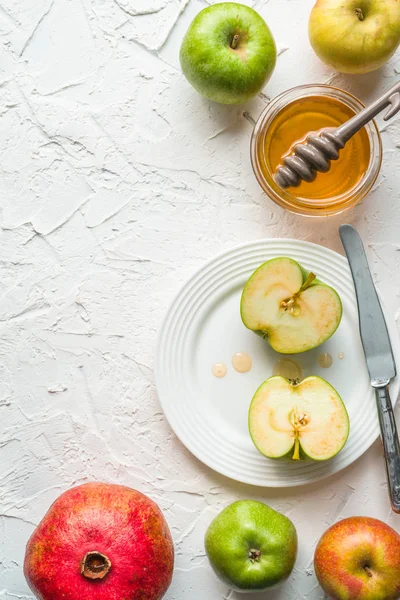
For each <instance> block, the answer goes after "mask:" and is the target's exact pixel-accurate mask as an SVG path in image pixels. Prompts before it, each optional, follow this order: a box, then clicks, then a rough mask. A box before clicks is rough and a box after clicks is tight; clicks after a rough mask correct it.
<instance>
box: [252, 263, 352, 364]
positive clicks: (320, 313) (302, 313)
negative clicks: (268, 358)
mask: <svg viewBox="0 0 400 600" xmlns="http://www.w3.org/2000/svg"><path fill="white" fill-rule="evenodd" d="M240 313H241V317H242V321H243V323H244V325H245V326H246V327H247V328H248V329H250V330H252V331H254V332H255V333H257V334H258V335H261V336H262V337H263V338H265V339H267V340H268V342H269V344H270V345H271V347H272V348H273V349H274V350H276V352H280V353H281V354H297V353H299V352H306V351H307V350H312V349H313V348H316V347H317V346H320V345H321V344H322V343H323V342H325V341H326V340H327V339H329V338H330V337H331V336H332V335H333V334H334V333H335V331H336V329H337V328H338V327H339V324H340V321H341V318H342V302H341V300H340V297H339V295H338V293H337V292H336V291H335V290H334V289H333V288H332V287H330V286H329V285H326V284H325V283H322V281H319V280H318V279H317V278H316V276H315V275H314V274H313V273H309V272H308V271H305V270H304V269H303V268H302V267H301V266H300V265H299V263H297V262H296V261H295V260H293V259H291V258H287V257H285V256H283V257H279V258H273V259H272V260H269V261H268V262H266V263H264V264H263V265H261V267H259V268H258V269H257V270H256V271H255V272H254V273H253V275H252V276H251V277H250V279H249V280H248V281H247V283H246V285H245V286H244V288H243V292H242V298H241V302H240Z"/></svg>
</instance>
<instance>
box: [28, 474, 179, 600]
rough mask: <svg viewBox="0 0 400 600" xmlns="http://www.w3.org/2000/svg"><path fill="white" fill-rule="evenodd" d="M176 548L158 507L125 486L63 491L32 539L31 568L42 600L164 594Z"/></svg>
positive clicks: (151, 599)
mask: <svg viewBox="0 0 400 600" xmlns="http://www.w3.org/2000/svg"><path fill="white" fill-rule="evenodd" d="M173 565H174V547H173V543H172V538H171V534H170V531H169V529H168V525H167V523H166V521H165V519H164V517H163V515H162V513H161V511H160V509H159V508H158V506H157V505H156V504H155V503H154V502H153V501H152V500H150V499H149V498H147V496H145V495H144V494H141V493H140V492H137V491H135V490H132V489H130V488H128V487H124V486H121V485H112V484H106V483H88V484H85V485H81V486H78V487H76V488H73V489H71V490H69V491H67V492H65V493H64V494H62V495H61V496H60V497H59V498H58V499H57V500H56V501H55V502H54V504H53V505H52V506H51V507H50V509H49V511H48V512H47V514H46V515H45V516H44V518H43V519H42V521H41V522H40V523H39V525H38V526H37V528H36V530H35V531H34V532H33V534H32V536H31V538H30V540H29V541H28V544H27V547H26V554H25V563H24V572H25V577H26V579H27V582H28V584H29V586H30V588H31V590H32V591H33V592H34V594H35V595H36V596H37V598H40V600H159V599H160V598H162V597H163V596H164V594H165V592H166V591H167V589H168V587H169V585H170V583H171V578H172V571H173Z"/></svg>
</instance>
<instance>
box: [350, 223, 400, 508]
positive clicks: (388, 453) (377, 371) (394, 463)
mask: <svg viewBox="0 0 400 600" xmlns="http://www.w3.org/2000/svg"><path fill="white" fill-rule="evenodd" d="M339 232H340V237H341V239H342V243H343V247H344V249H345V251H346V254H347V258H348V261H349V264H350V269H351V273H352V275H353V280H354V287H355V290H356V295H357V301H358V315H359V320H360V334H361V341H362V344H363V347H364V353H365V358H366V360H367V366H368V371H369V374H370V377H371V385H372V387H373V388H375V393H376V401H377V408H378V416H379V423H380V427H381V435H382V442H383V448H384V454H385V461H386V472H387V479H388V486H389V494H390V499H391V504H392V509H393V510H394V511H395V512H396V513H400V443H399V437H398V434H397V427H396V421H395V418H394V414H393V408H392V403H391V400H390V395H389V384H390V382H391V380H392V379H393V377H395V376H396V364H395V360H394V356H393V351H392V346H391V343H390V338H389V333H388V330H387V326H386V321H385V317H384V316H383V312H382V307H381V305H380V302H379V298H378V295H377V293H376V289H375V286H374V282H373V280H372V276H371V272H370V270H369V267H368V262H367V257H366V254H365V250H364V246H363V243H362V241H361V238H360V236H359V234H358V233H357V231H356V230H355V229H354V227H352V226H351V225H342V226H341V227H340V230H339Z"/></svg>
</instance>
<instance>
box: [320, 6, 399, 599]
mask: <svg viewBox="0 0 400 600" xmlns="http://www.w3.org/2000/svg"><path fill="white" fill-rule="evenodd" d="M385 1H386V0H385ZM314 568H315V574H316V576H317V579H318V581H319V583H320V585H321V587H322V588H323V590H324V591H325V592H326V593H327V594H328V595H329V598H332V599H333V600H397V599H398V598H400V535H399V534H398V533H397V532H396V531H395V530H394V529H392V528H391V527H389V525H387V524H386V523H383V522H382V521H379V520H378V519H372V518H370V517H350V518H348V519H343V520H342V521H339V522H338V523H335V525H333V526H332V527H330V528H329V529H328V530H327V531H326V532H325V533H324V535H323V536H322V537H321V539H320V540H319V542H318V544H317V548H316V550H315V555H314Z"/></svg>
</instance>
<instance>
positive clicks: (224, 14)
mask: <svg viewBox="0 0 400 600" xmlns="http://www.w3.org/2000/svg"><path fill="white" fill-rule="evenodd" d="M180 60H181V66H182V71H183V73H184V75H185V77H186V78H187V80H188V81H189V82H190V83H191V84H192V86H193V87H194V88H195V89H196V90H197V91H198V92H199V93H200V94H201V95H202V96H205V97H206V98H208V99H209V100H214V101H215V102H220V103H221V104H240V103H242V102H246V101H247V100H249V99H250V98H252V97H253V96H255V94H257V93H258V92H259V91H260V90H261V89H262V88H263V87H264V85H265V84H266V83H267V81H268V79H269V78H270V76H271V75H272V72H273V70H274V68H275V63H276V46H275V42H274V38H273V37H272V34H271V32H270V30H269V28H268V26H267V24H266V23H265V21H264V19H263V18H262V17H261V16H260V15H259V14H258V13H257V12H256V11H255V10H253V9H252V8H249V7H248V6H245V5H244V4H237V3H236V2H222V3H220V4H214V5H213V6H209V7H208V8H205V9H203V10H202V11H201V12H200V13H199V14H198V15H197V17H195V19H194V21H193V22H192V24H191V25H190V27H189V29H188V31H187V33H186V35H185V37H184V39H183V42H182V46H181V51H180Z"/></svg>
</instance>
